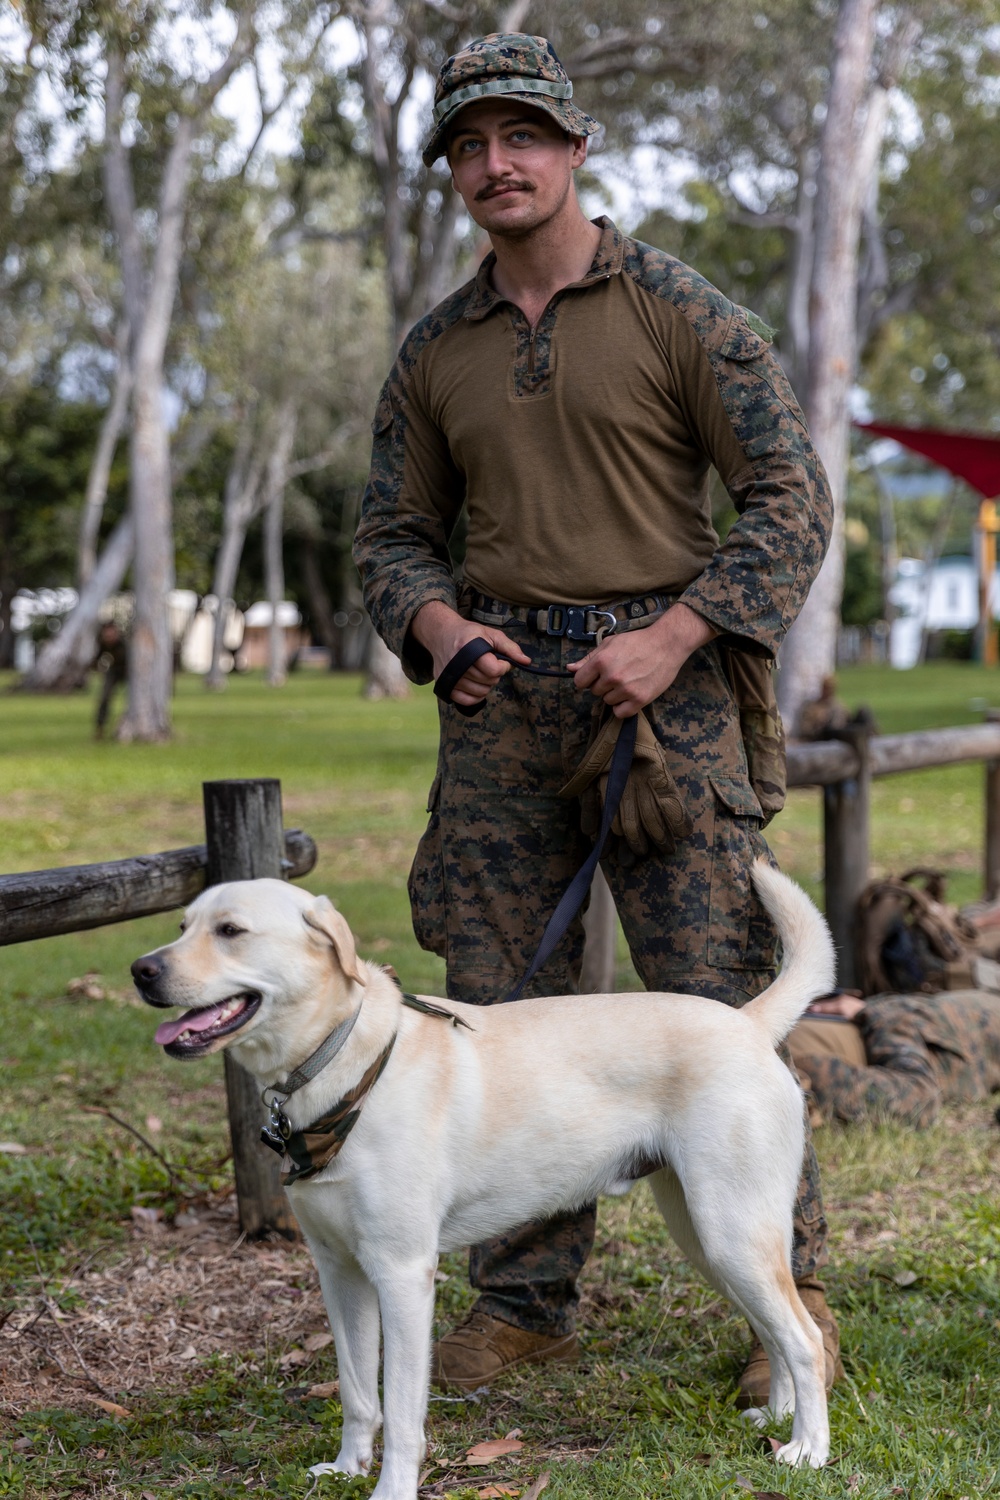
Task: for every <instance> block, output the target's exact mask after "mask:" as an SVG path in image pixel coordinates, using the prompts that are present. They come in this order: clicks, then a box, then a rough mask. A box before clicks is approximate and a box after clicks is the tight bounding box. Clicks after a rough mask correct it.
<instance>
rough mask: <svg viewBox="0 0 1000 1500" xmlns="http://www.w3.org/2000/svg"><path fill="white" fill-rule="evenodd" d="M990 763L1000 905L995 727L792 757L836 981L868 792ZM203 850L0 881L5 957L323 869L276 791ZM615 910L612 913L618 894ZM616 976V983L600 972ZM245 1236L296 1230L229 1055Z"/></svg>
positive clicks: (591, 954)
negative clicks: (808, 801)
mask: <svg viewBox="0 0 1000 1500" xmlns="http://www.w3.org/2000/svg"><path fill="white" fill-rule="evenodd" d="M975 760H981V761H985V762H986V789H985V797H986V836H985V848H984V887H985V894H986V895H987V896H988V897H989V898H990V899H996V898H997V897H998V896H1000V715H998V716H997V720H996V721H991V722H989V723H986V724H973V725H965V726H960V727H956V728H953V729H931V730H924V731H921V732H919V733H915V734H896V735H882V736H876V735H874V734H873V733H872V729H871V726H870V723H868V722H867V721H866V718H865V716H864V715H863V714H862V715H860V716H859V718H858V720H856V721H855V722H854V723H853V724H851V725H849V726H848V728H847V729H846V730H844V731H842V732H841V734H840V735H839V736H838V738H836V739H830V740H823V741H821V742H819V743H816V744H809V745H793V746H790V747H789V751H788V784H789V786H791V787H808V786H816V787H820V788H822V791H823V845H824V871H823V876H824V885H825V906H826V915H827V920H828V921H829V923H830V927H831V930H832V932H833V938H834V942H835V943H836V946H837V959H838V979H839V982H840V984H842V985H844V986H845V987H848V988H850V987H852V986H853V984H854V982H855V954H854V942H853V935H854V925H855V913H856V909H857V900H858V897H859V895H860V894H861V891H862V889H863V888H864V886H865V884H866V883H867V880H868V866H869V848H870V793H871V781H872V778H873V777H874V776H891V775H894V774H897V773H899V772H902V771H917V770H923V769H925V768H927V767H931V766H946V765H956V764H958V763H960V762H962V761H975ZM204 803H205V834H206V839H205V843H204V844H200V845H197V846H196V847H194V848H190V849H175V850H172V851H170V852H168V853H165V854H150V855H145V856H140V857H139V858H135V859H123V860H116V861H113V862H111V863H108V864H97V865H78V866H75V867H72V868H68V869H59V870H38V871H33V872H31V873H28V874H24V875H3V876H0V946H3V945H5V944H8V943H23V942H28V941H29V940H31V939H34V938H42V937H54V936H56V935H57V934H59V933H65V932H82V931H84V930H86V929H87V928H90V927H102V926H105V925H106V924H108V923H111V922H127V921H131V920H132V919H133V918H135V917H145V916H151V915H153V914H154V913H156V912H164V911H171V910H173V909H175V908H177V907H180V906H185V905H186V904H187V903H188V902H189V901H191V900H193V899H194V897H195V896H196V895H197V894H198V892H199V891H201V890H203V889H204V888H205V887H206V886H207V885H215V884H218V883H219V882H220V881H224V880H253V879H257V878H258V877H260V876H274V877H279V878H280V877H284V878H287V879H293V880H294V879H297V878H298V877H299V876H302V875H306V874H308V873H309V871H310V870H311V869H312V868H313V866H314V864H315V862H316V846H315V844H314V843H313V841H312V839H311V838H309V836H308V834H305V833H302V832H300V831H298V830H290V831H287V832H286V831H284V830H283V828H282V821H281V785H280V783H279V782H278V781H275V780H261V781H209V782H205V784H204ZM607 894H608V901H610V893H607ZM613 922H614V909H613V906H610V905H609V904H608V902H605V901H602V900H600V899H598V900H597V901H595V903H594V904H593V905H592V909H591V912H590V914H589V917H588V924H587V925H588V958H587V960H586V962H585V985H586V987H588V988H592V989H595V990H609V989H612V988H613V972H614V969H613V963H614V944H613V941H612V942H607V941H605V938H606V936H607V934H606V933H605V932H604V928H605V927H610V930H611V934H612V937H613ZM609 965H610V966H611V976H612V977H610V978H609V977H608V976H607V974H606V973H605V972H604V971H605V970H606V969H607V968H608V966H609ZM224 1059H225V1070H226V1096H227V1104H228V1110H229V1126H230V1133H231V1136H232V1142H233V1162H234V1168H235V1175H236V1191H237V1200H238V1203H239V1211H240V1225H241V1228H242V1229H243V1230H244V1231H245V1232H246V1233H247V1234H248V1235H258V1234H261V1233H263V1232H264V1231H266V1230H277V1231H279V1232H280V1233H282V1234H285V1235H293V1234H294V1233H295V1232H296V1230H295V1221H294V1219H293V1218H292V1214H291V1210H290V1208H289V1206H288V1200H287V1198H286V1197H285V1195H284V1193H283V1192H282V1191H281V1188H280V1186H279V1183H278V1169H279V1165H280V1164H279V1161H278V1158H277V1157H276V1156H275V1155H274V1153H273V1152H270V1151H266V1150H264V1149H263V1148H262V1147H261V1146H260V1125H261V1107H260V1100H259V1098H258V1091H257V1088H256V1085H255V1084H254V1082H253V1080H252V1079H251V1078H250V1076H249V1074H248V1073H246V1072H244V1070H243V1069H242V1068H240V1067H239V1066H238V1065H237V1064H235V1063H234V1062H233V1060H232V1058H231V1057H230V1056H229V1054H228V1053H225V1054H224Z"/></svg>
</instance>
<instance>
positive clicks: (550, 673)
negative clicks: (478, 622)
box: [434, 635, 583, 719]
mask: <svg viewBox="0 0 1000 1500" xmlns="http://www.w3.org/2000/svg"><path fill="white" fill-rule="evenodd" d="M490 651H492V652H493V655H494V656H495V657H497V659H498V660H499V661H506V662H510V664H511V666H512V667H517V668H518V670H519V671H521V672H533V673H534V675H535V676H536V677H572V675H573V673H572V672H567V671H566V670H565V669H564V668H562V667H536V666H535V665H534V663H533V662H523V661H514V659H513V657H510V656H505V655H504V653H503V652H502V651H498V650H497V649H496V647H495V646H491V645H490V643H489V641H487V640H485V639H484V638H483V637H482V636H481V635H477V636H476V637H475V638H474V639H473V640H471V641H467V642H466V644H465V645H464V646H463V647H462V649H461V650H460V651H456V653H455V655H454V656H453V657H452V659H451V661H450V662H448V664H447V666H445V667H443V668H442V670H441V675H440V677H439V678H438V680H437V682H435V684H434V693H435V696H436V697H438V698H440V699H441V700H442V702H444V703H448V704H450V705H451V707H452V708H453V709H455V710H456V711H457V712H458V713H460V714H462V715H463V716H464V717H465V718H466V719H471V718H472V717H473V715H474V714H477V713H479V711H480V709H483V708H485V707H486V699H485V698H483V699H481V700H480V702H479V703H468V704H466V703H452V702H451V695H452V693H453V692H454V690H455V688H456V687H457V685H458V683H459V682H460V681H461V679H462V678H463V677H464V676H465V674H466V672H467V671H468V669H469V668H470V667H471V666H472V664H473V662H476V661H478V660H479V658H480V657H481V656H485V655H486V654H487V652H490ZM582 659H583V658H582V657H581V661H582Z"/></svg>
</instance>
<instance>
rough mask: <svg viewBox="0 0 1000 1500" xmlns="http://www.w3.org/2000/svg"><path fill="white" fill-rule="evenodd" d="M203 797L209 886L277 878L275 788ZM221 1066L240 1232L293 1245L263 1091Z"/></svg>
mask: <svg viewBox="0 0 1000 1500" xmlns="http://www.w3.org/2000/svg"><path fill="white" fill-rule="evenodd" d="M202 791H203V794H204V802H205V842H206V845H207V848H208V866H207V871H206V875H207V882H206V883H207V884H208V885H219V884H221V883H222V882H223V881H227V880H259V879H261V878H262V877H264V876H272V877H273V878H274V879H276V880H280V879H282V877H283V875H284V873H285V872H284V870H283V868H282V863H283V860H284V854H285V836H284V830H283V828H282V822H281V783H280V781H276V780H274V779H272V778H267V779H262V780H260V781H206V782H204V783H203V786H202ZM224 1061H225V1069H226V1101H227V1104H228V1108H229V1133H230V1137H231V1139H232V1143H233V1167H234V1170H235V1174H236V1201H237V1203H238V1204H239V1213H240V1228H241V1229H242V1230H243V1232H244V1234H246V1235H247V1237H248V1238H250V1239H253V1238H255V1237H257V1236H259V1235H262V1234H265V1233H266V1232H267V1231H268V1230H276V1231H277V1232H278V1233H279V1234H282V1235H284V1236H285V1237H286V1239H294V1238H296V1237H297V1236H298V1226H297V1224H296V1222H295V1216H294V1215H293V1213H292V1210H291V1207H290V1205H289V1202H288V1198H287V1197H286V1195H285V1192H284V1189H283V1188H282V1187H281V1185H280V1182H279V1171H280V1168H281V1162H280V1160H279V1158H278V1157H277V1156H276V1155H275V1153H274V1152H273V1151H269V1150H268V1149H267V1147H266V1146H264V1145H262V1144H261V1140H260V1131H261V1126H262V1125H263V1123H264V1107H263V1105H262V1104H261V1101H260V1090H259V1089H258V1087H257V1085H256V1083H255V1082H254V1080H253V1079H252V1078H251V1076H250V1074H249V1073H248V1072H247V1071H246V1069H245V1068H241V1067H240V1066H239V1064H238V1063H236V1062H234V1061H233V1059H232V1058H231V1057H230V1055H229V1053H228V1052H226V1053H225V1054H224Z"/></svg>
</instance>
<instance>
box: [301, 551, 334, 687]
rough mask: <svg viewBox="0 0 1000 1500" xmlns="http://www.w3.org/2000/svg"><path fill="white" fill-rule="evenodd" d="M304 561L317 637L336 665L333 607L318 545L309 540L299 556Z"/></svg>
mask: <svg viewBox="0 0 1000 1500" xmlns="http://www.w3.org/2000/svg"><path fill="white" fill-rule="evenodd" d="M299 556H300V557H301V559H302V577H303V581H304V583H305V586H306V593H307V594H308V596H309V613H310V615H311V616H312V622H313V626H314V629H315V632H316V635H317V637H318V639H319V641H320V643H321V644H322V645H324V646H325V647H326V648H327V650H328V651H329V653H330V665H331V666H333V665H334V652H335V651H336V646H337V627H336V625H335V624H334V619H333V606H332V605H331V603H330V595H329V594H328V593H327V588H326V584H325V583H324V582H323V575H322V573H321V572H320V569H319V562H318V561H317V558H316V544H315V542H314V541H313V540H312V539H309V540H307V541H305V542H303V544H302V550H301V552H300V554H299Z"/></svg>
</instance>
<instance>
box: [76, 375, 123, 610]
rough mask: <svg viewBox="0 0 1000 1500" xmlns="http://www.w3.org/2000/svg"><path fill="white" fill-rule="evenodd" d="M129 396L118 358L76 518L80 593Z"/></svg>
mask: <svg viewBox="0 0 1000 1500" xmlns="http://www.w3.org/2000/svg"><path fill="white" fill-rule="evenodd" d="M131 394H132V370H131V368H130V366H129V362H128V358H127V356H126V355H125V354H122V355H120V357H119V360H118V370H117V372H116V374H115V383H114V387H113V389H112V392H111V401H110V403H109V405H108V409H107V411H106V412H105V413H104V420H103V421H102V423H101V430H100V432H99V433H98V435H97V447H96V448H95V449H94V457H93V459H92V460H91V464H90V473H89V474H88V475H87V492H86V494H85V495H84V498H83V513H82V514H81V516H80V533H79V543H78V547H77V565H76V572H77V587H78V588H79V589H81V590H82V589H84V588H85V587H86V585H87V582H88V580H89V578H90V575H91V573H93V571H94V569H95V567H96V566H97V538H98V535H99V533H100V529H101V517H102V516H103V514H104V502H105V500H106V499H107V497H108V480H109V478H110V477H111V465H112V463H113V461H114V456H115V449H116V448H117V446H118V439H119V438H120V437H121V435H122V432H123V431H124V428H125V421H126V418H127V417H128V407H129V398H130V396H131Z"/></svg>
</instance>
